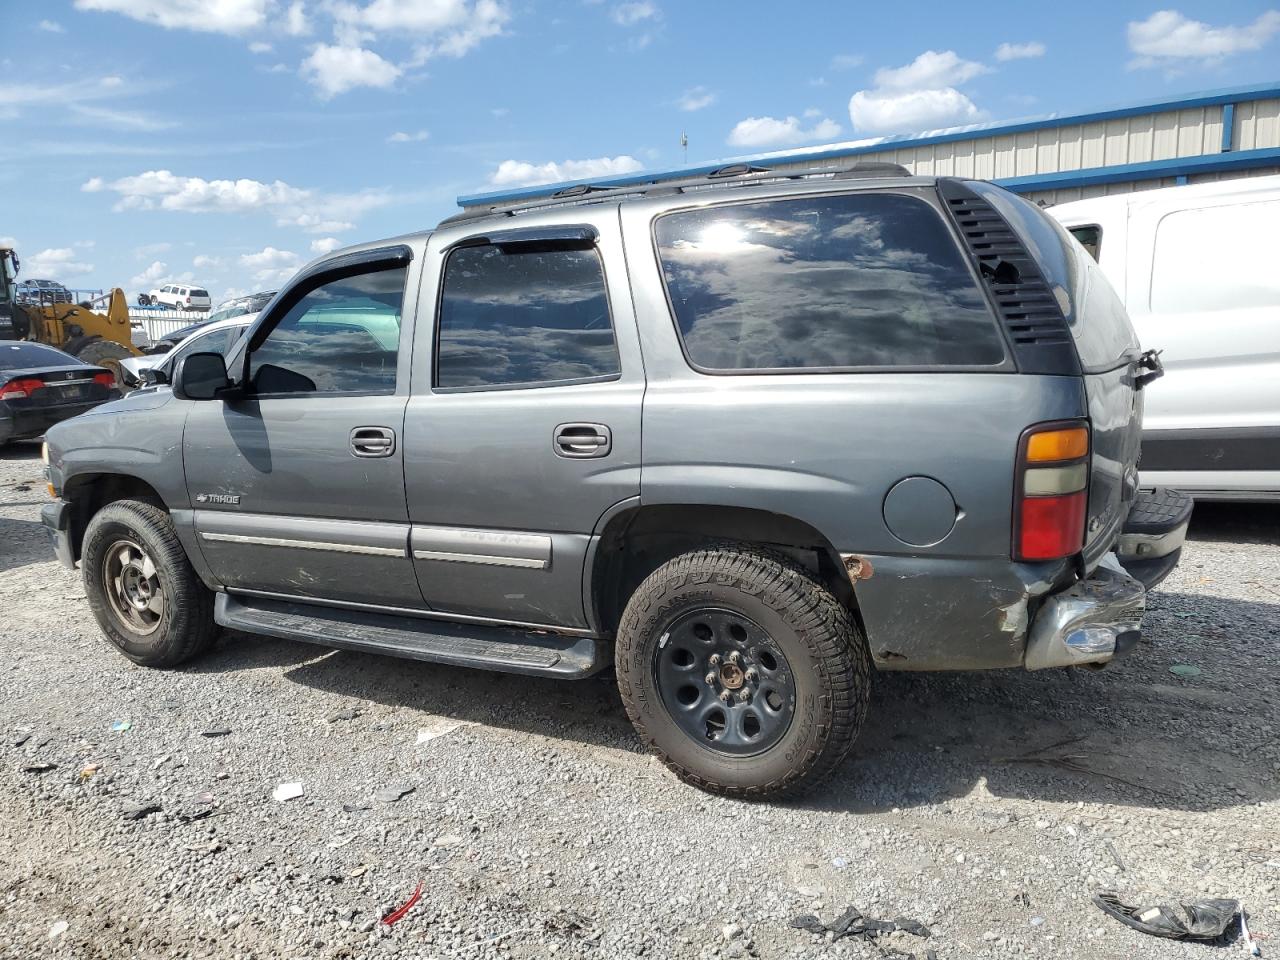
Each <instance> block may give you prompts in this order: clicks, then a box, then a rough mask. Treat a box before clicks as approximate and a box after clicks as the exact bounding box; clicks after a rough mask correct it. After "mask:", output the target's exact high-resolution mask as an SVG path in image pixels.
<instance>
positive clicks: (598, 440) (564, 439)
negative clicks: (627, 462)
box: [551, 423, 613, 460]
mask: <svg viewBox="0 0 1280 960" xmlns="http://www.w3.org/2000/svg"><path fill="white" fill-rule="evenodd" d="M551 446H552V448H553V449H554V450H555V452H556V456H557V457H566V458H568V459H570V460H585V459H587V458H588V457H607V456H608V455H609V451H610V450H612V449H613V431H611V430H610V429H609V428H608V427H606V426H605V425H604V424H603V423H562V424H560V426H558V427H556V432H555V435H554V437H553V438H552V441H551Z"/></svg>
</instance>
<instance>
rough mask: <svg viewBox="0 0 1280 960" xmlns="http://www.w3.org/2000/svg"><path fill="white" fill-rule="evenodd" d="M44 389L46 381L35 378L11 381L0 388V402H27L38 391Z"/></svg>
mask: <svg viewBox="0 0 1280 960" xmlns="http://www.w3.org/2000/svg"><path fill="white" fill-rule="evenodd" d="M43 389H44V381H43V380H36V379H34V378H30V377H29V378H26V379H20V380H10V381H9V382H8V383H6V384H5V385H4V386H3V387H0V400H25V399H26V398H27V397H29V396H31V395H32V394H33V393H35V392H36V391H37V390H43Z"/></svg>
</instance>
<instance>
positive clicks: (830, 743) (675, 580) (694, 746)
mask: <svg viewBox="0 0 1280 960" xmlns="http://www.w3.org/2000/svg"><path fill="white" fill-rule="evenodd" d="M615 659H616V670H617V675H618V687H619V690H620V691H621V693H622V701H623V703H624V704H625V706H626V708H627V714H628V715H629V716H630V717H631V722H632V723H634V724H635V727H636V730H637V732H638V733H639V734H640V737H641V739H642V740H643V741H644V742H645V745H646V746H648V747H649V749H650V750H652V751H653V752H654V753H656V754H657V755H658V756H659V757H660V758H661V759H662V761H663V762H664V763H665V764H666V765H667V766H668V767H670V768H671V770H672V771H673V772H674V773H675V774H676V776H678V777H679V778H680V779H681V780H683V781H685V782H686V783H689V784H691V785H693V786H695V787H698V788H700V789H702V790H706V791H708V792H710V793H718V794H722V795H725V796H733V797H740V798H744V799H760V798H765V797H780V796H789V795H795V794H798V793H802V792H804V791H806V790H808V789H809V788H811V787H813V786H814V785H815V784H817V783H819V782H820V781H821V780H822V779H823V778H825V777H826V776H827V775H828V774H830V773H831V771H833V770H834V769H835V768H836V767H837V766H839V765H840V763H841V762H842V761H843V760H844V758H845V757H846V756H847V755H848V753H849V751H850V749H851V748H852V747H853V742H854V740H855V739H856V737H857V735H858V731H859V729H860V728H861V726H862V721H863V718H864V717H865V716H866V712H867V703H868V700H869V698H870V691H871V661H870V657H869V656H868V653H867V645H866V642H865V640H864V639H863V637H862V635H861V633H860V632H859V630H858V627H857V626H856V625H855V623H854V621H853V618H852V617H851V616H850V615H849V612H848V610H846V609H845V608H844V606H843V605H842V604H841V603H840V602H839V601H838V600H836V598H835V597H834V596H832V595H831V593H830V592H828V591H827V590H826V589H825V588H824V587H823V586H822V585H821V584H819V583H818V582H817V581H816V580H814V579H813V578H812V576H811V575H810V574H809V573H807V572H806V571H804V570H803V569H802V568H801V567H799V566H797V565H796V564H794V563H793V562H792V561H791V560H790V559H788V558H786V557H784V556H782V555H780V554H775V553H772V552H769V551H764V550H760V549H758V548H756V547H751V546H746V545H741V544H728V545H725V546H722V547H719V548H715V549H706V550H698V551H696V552H693V553H686V554H684V555H682V556H679V557H676V558H675V559H674V560H671V561H670V562H668V563H666V564H664V565H663V566H661V567H659V568H658V569H657V570H655V571H654V572H653V573H652V574H651V575H650V576H649V577H648V578H647V579H646V580H645V581H644V583H642V584H641V585H640V587H639V588H638V589H637V590H636V592H635V593H634V594H633V595H632V596H631V599H630V601H628V603H627V607H626V610H625V611H624V612H623V615H622V620H621V622H620V623H619V625H618V639H617V651H616V658H615Z"/></svg>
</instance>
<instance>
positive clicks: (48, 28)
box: [36, 20, 67, 33]
mask: <svg viewBox="0 0 1280 960" xmlns="http://www.w3.org/2000/svg"><path fill="white" fill-rule="evenodd" d="M36 27H37V28H38V29H40V30H43V31H45V32H46V33H66V32H67V30H66V28H65V27H64V26H63V25H62V24H60V23H59V22H58V21H57V20H41V21H40V22H39V23H37V24H36Z"/></svg>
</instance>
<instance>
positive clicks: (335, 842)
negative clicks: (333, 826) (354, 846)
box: [329, 837, 355, 850]
mask: <svg viewBox="0 0 1280 960" xmlns="http://www.w3.org/2000/svg"><path fill="white" fill-rule="evenodd" d="M354 839H355V837H334V838H333V839H332V840H330V841H329V849H330V850H337V849H339V848H340V847H345V846H346V845H347V844H348V843H350V842H351V841H352V840H354Z"/></svg>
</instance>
